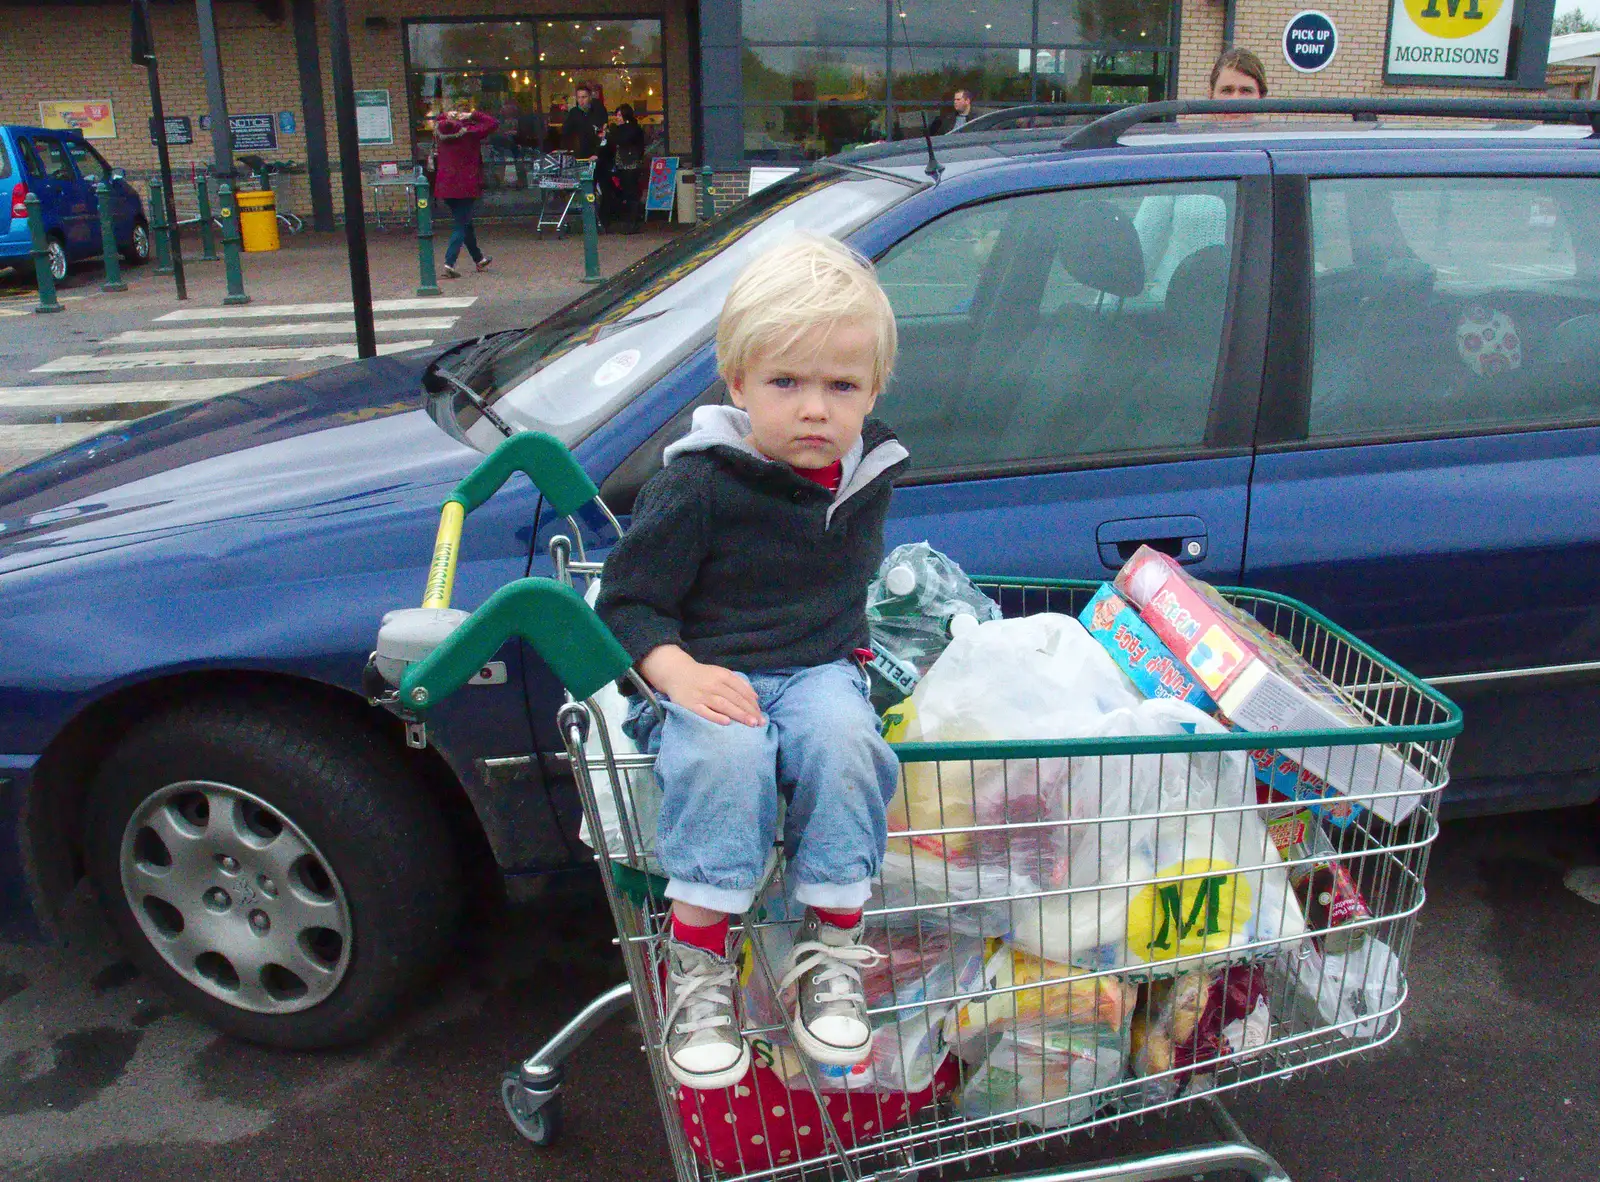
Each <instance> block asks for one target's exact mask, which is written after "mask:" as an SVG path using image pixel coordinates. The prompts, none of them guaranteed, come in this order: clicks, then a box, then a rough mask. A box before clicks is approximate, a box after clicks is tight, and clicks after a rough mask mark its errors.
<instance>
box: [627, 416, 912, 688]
mask: <svg viewBox="0 0 1600 1182" xmlns="http://www.w3.org/2000/svg"><path fill="white" fill-rule="evenodd" d="M749 433H750V417H749V416H748V415H746V414H745V413H744V412H743V411H742V410H738V409H735V408H734V407H729V406H703V407H701V408H700V409H698V410H696V411H695V412H694V422H693V425H692V426H691V428H690V430H689V433H688V434H687V435H686V436H684V437H683V438H682V439H680V440H679V441H678V442H676V443H674V444H672V445H671V446H670V447H668V448H667V450H666V453H665V457H664V459H665V466H664V467H663V468H662V469H661V471H660V472H658V473H657V474H656V475H655V476H653V477H651V479H650V480H649V482H648V483H646V484H645V486H644V488H643V489H641V490H640V492H639V497H638V500H637V501H636V502H635V504H634V509H633V522H632V524H631V525H630V527H629V529H628V532H627V534H626V536H624V537H623V539H622V540H621V541H620V542H618V543H617V545H616V547H615V548H614V549H613V550H612V551H611V554H610V555H609V556H608V557H607V558H606V566H605V573H604V574H603V575H602V576H601V582H600V598H599V601H598V602H597V603H596V605H595V610H596V611H598V612H599V613H600V618H601V619H603V620H604V621H605V622H606V624H607V625H608V626H609V627H610V628H611V630H612V631H613V632H614V633H616V636H617V639H618V640H620V641H621V642H622V645H623V647H624V648H626V649H627V650H628V655H629V656H631V657H632V658H633V659H634V660H635V661H638V660H639V659H640V658H642V657H643V656H644V655H645V654H646V653H648V652H649V651H650V650H651V649H653V648H656V647H657V646H659V645H663V644H677V645H681V646H682V647H683V648H685V649H687V650H688V651H689V655H690V656H692V657H694V659H695V660H697V661H702V662H705V663H707V664H713V665H722V666H725V667H727V668H729V669H736V670H738V671H740V672H744V673H751V672H756V671H758V670H766V669H788V668H799V667H804V666H812V665H825V664H827V663H829V662H830V661H837V660H840V659H841V658H844V657H848V656H850V654H851V653H852V651H853V650H855V649H858V648H866V647H867V643H868V639H869V638H868V635H867V617H866V602H867V583H868V582H869V581H870V580H871V579H872V576H873V574H874V573H876V571H877V569H878V564H879V562H880V561H882V559H883V521H884V517H885V516H886V515H887V513H888V510H889V493H890V490H891V486H892V485H893V482H894V477H895V476H896V474H898V473H899V472H900V471H901V470H902V469H903V468H904V467H905V465H906V461H907V459H908V456H907V453H906V449H905V448H904V447H902V446H901V444H900V442H899V440H897V439H895V437H894V435H893V433H892V432H891V431H890V430H889V428H887V427H886V426H884V425H883V424H882V423H880V422H878V421H877V420H876V419H868V420H867V421H866V423H865V424H864V425H863V427H862V431H861V439H860V440H859V441H858V442H857V444H856V446H855V447H854V448H853V449H851V452H850V454H849V455H847V456H845V457H844V460H843V472H842V473H841V480H840V482H839V491H838V492H837V493H829V492H828V490H827V489H825V488H823V487H822V486H820V485H818V484H815V483H813V482H812V481H809V480H807V479H805V478H804V477H803V476H797V475H796V474H795V472H794V470H793V469H792V468H790V467H789V466H788V465H787V464H781V463H778V462H776V461H774V460H769V459H767V458H766V457H765V456H763V455H762V454H761V453H760V452H758V451H756V449H755V448H753V447H752V446H751V445H750V444H749V443H748V442H746V439H745V437H746V436H747V435H748V434H749Z"/></svg>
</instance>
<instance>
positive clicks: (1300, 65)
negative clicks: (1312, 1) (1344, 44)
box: [1283, 10, 1339, 74]
mask: <svg viewBox="0 0 1600 1182" xmlns="http://www.w3.org/2000/svg"><path fill="white" fill-rule="evenodd" d="M1338 47H1339V31H1338V30H1337V29H1335V28H1334V27H1333V20H1332V19H1331V18H1330V17H1329V16H1328V14H1327V13H1325V12H1316V11H1314V10H1307V11H1305V12H1299V13H1296V14H1295V15H1294V16H1293V17H1292V18H1290V20H1289V23H1288V24H1287V25H1285V26H1284V27H1283V57H1284V60H1285V61H1287V62H1288V63H1289V64H1290V65H1291V66H1293V67H1294V68H1295V69H1296V70H1299V71H1300V72H1301V73H1302V74H1315V73H1316V72H1317V71H1318V70H1323V69H1326V68H1327V66H1328V63H1329V62H1331V61H1333V54H1334V50H1336V49H1337V48H1338Z"/></svg>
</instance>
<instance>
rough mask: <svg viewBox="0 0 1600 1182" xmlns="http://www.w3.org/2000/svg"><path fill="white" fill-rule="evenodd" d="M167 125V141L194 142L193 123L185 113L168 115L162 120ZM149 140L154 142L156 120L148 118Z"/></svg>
mask: <svg viewBox="0 0 1600 1182" xmlns="http://www.w3.org/2000/svg"><path fill="white" fill-rule="evenodd" d="M163 122H164V123H166V125H167V143H169V144H192V143H194V124H193V123H192V122H190V120H189V116H187V115H168V116H167V117H166V119H164V120H163ZM150 142H151V143H152V144H153V143H155V142H156V121H155V119H154V117H152V118H151V120H150Z"/></svg>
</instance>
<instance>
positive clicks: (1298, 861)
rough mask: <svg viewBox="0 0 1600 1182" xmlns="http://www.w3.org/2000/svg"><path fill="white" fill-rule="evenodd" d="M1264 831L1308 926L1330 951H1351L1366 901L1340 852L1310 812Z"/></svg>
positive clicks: (1361, 932)
mask: <svg viewBox="0 0 1600 1182" xmlns="http://www.w3.org/2000/svg"><path fill="white" fill-rule="evenodd" d="M1267 832H1268V833H1269V834H1270V835H1271V836H1272V844H1273V845H1275V846H1276V847H1277V849H1278V853H1279V855H1281V856H1282V858H1283V860H1284V861H1285V862H1289V863H1293V864H1292V865H1290V866H1289V867H1288V871H1289V883H1290V885H1291V886H1293V887H1294V893H1295V896H1296V897H1297V898H1298V899H1299V900H1300V906H1301V907H1302V909H1303V910H1304V912H1305V918H1306V927H1307V928H1308V929H1309V930H1310V931H1311V933H1312V936H1313V938H1315V939H1316V940H1317V941H1318V942H1319V943H1320V944H1321V946H1322V947H1323V948H1324V949H1325V950H1326V951H1328V952H1340V953H1344V952H1349V951H1351V950H1352V949H1354V948H1355V947H1356V946H1357V945H1358V944H1360V943H1361V941H1362V940H1364V939H1366V935H1367V929H1366V928H1365V927H1364V926H1356V927H1346V926H1345V925H1347V924H1357V925H1359V924H1361V921H1363V920H1367V919H1371V918H1372V912H1371V911H1370V910H1369V909H1368V907H1367V901H1366V899H1365V898H1363V897H1362V894H1361V891H1360V890H1359V889H1358V888H1357V887H1356V884H1355V880H1354V879H1352V878H1351V877H1350V872H1349V870H1347V869H1346V868H1345V864H1344V862H1343V861H1341V860H1340V859H1339V851H1338V850H1337V849H1335V848H1334V845H1333V842H1331V841H1329V840H1328V835H1327V834H1326V833H1324V832H1323V831H1322V826H1321V825H1319V824H1317V818H1316V816H1315V814H1313V813H1312V812H1311V811H1310V810H1309V809H1307V810H1304V811H1302V812H1297V813H1291V814H1290V815H1288V816H1286V817H1278V818H1276V819H1275V820H1272V821H1270V822H1268V824H1267Z"/></svg>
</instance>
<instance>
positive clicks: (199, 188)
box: [194, 172, 217, 263]
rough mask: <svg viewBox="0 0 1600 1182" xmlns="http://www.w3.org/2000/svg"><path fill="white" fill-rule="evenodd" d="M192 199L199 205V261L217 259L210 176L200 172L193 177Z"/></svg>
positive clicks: (204, 261) (210, 261)
mask: <svg viewBox="0 0 1600 1182" xmlns="http://www.w3.org/2000/svg"><path fill="white" fill-rule="evenodd" d="M194 200H195V204H196V205H197V206H199V207H200V261H201V262H202V263H214V262H216V261H217V238H216V232H215V230H216V228H215V227H214V226H212V224H211V177H210V176H209V175H208V174H207V173H203V172H202V173H201V174H200V175H199V176H197V177H195V178H194Z"/></svg>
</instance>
